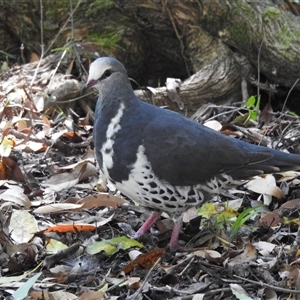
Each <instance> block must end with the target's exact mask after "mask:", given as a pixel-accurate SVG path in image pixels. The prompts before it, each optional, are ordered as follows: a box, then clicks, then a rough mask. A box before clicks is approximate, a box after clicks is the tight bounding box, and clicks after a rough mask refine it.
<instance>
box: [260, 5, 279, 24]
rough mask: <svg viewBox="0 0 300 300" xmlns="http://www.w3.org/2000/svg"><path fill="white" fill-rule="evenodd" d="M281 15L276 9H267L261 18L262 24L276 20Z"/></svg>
mask: <svg viewBox="0 0 300 300" xmlns="http://www.w3.org/2000/svg"><path fill="white" fill-rule="evenodd" d="M280 15H281V11H280V10H279V9H278V8H276V7H272V6H270V7H268V9H267V11H266V12H264V13H263V14H262V15H261V16H262V19H263V21H264V22H268V21H272V22H273V21H274V20H277V19H278V18H279V17H280Z"/></svg>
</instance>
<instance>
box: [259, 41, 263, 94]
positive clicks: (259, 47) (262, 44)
mask: <svg viewBox="0 0 300 300" xmlns="http://www.w3.org/2000/svg"><path fill="white" fill-rule="evenodd" d="M263 42H264V41H261V43H260V46H259V50H258V56H257V82H258V85H257V99H260V90H259V83H260V54H261V48H262V45H263Z"/></svg>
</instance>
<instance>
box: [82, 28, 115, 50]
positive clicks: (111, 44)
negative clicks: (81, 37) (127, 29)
mask: <svg viewBox="0 0 300 300" xmlns="http://www.w3.org/2000/svg"><path fill="white" fill-rule="evenodd" d="M87 39H88V40H90V41H93V42H95V43H97V44H98V45H99V47H100V48H102V49H107V50H111V49H115V48H118V47H119V42H120V40H121V37H120V36H119V34H118V33H117V32H104V33H100V34H96V33H93V34H90V35H88V36H87Z"/></svg>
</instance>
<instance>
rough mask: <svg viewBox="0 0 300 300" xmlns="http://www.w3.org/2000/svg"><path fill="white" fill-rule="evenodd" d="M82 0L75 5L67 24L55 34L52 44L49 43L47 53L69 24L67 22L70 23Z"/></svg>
mask: <svg viewBox="0 0 300 300" xmlns="http://www.w3.org/2000/svg"><path fill="white" fill-rule="evenodd" d="M81 2H82V0H79V1H78V3H77V5H76V6H75V8H74V10H73V11H72V12H71V14H70V16H69V18H68V19H67V20H66V22H65V24H64V25H63V26H62V27H61V28H60V30H59V32H58V34H57V35H56V36H55V38H54V40H53V41H52V42H51V44H50V45H49V47H48V48H47V50H46V51H45V54H46V53H47V52H48V51H49V50H50V49H51V48H52V46H53V44H54V43H55V42H56V40H57V39H58V37H59V35H60V34H61V32H62V31H63V30H64V29H65V27H66V26H67V24H68V23H69V21H70V19H71V18H72V17H73V15H74V13H75V11H76V10H77V8H78V7H79V5H80V4H81Z"/></svg>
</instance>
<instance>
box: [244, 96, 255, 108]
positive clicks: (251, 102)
mask: <svg viewBox="0 0 300 300" xmlns="http://www.w3.org/2000/svg"><path fill="white" fill-rule="evenodd" d="M255 102H256V99H255V96H251V97H250V98H249V99H248V101H247V103H246V105H247V108H248V109H251V108H252V109H253V108H255Z"/></svg>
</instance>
